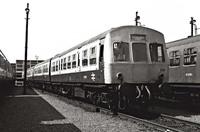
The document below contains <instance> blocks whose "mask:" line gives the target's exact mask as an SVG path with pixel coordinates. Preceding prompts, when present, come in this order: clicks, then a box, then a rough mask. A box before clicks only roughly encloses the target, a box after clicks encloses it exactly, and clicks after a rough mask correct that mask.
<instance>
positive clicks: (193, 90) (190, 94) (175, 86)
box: [164, 83, 200, 103]
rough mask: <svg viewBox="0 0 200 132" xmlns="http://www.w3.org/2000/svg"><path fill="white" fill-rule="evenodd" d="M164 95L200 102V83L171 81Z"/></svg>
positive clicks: (184, 100)
mask: <svg viewBox="0 0 200 132" xmlns="http://www.w3.org/2000/svg"><path fill="white" fill-rule="evenodd" d="M169 86H170V89H169V91H166V93H165V94H164V97H166V98H168V99H172V100H177V101H180V102H187V103H200V84H194V83H190V84H189V83H170V84H169Z"/></svg>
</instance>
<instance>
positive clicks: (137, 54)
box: [132, 43, 147, 62]
mask: <svg viewBox="0 0 200 132" xmlns="http://www.w3.org/2000/svg"><path fill="white" fill-rule="evenodd" d="M132 49H133V60H134V61H135V62H146V61H147V48H146V44H144V43H133V44H132Z"/></svg>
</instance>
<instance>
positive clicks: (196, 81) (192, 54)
mask: <svg viewBox="0 0 200 132" xmlns="http://www.w3.org/2000/svg"><path fill="white" fill-rule="evenodd" d="M199 51H200V35H197V36H193V37H189V38H185V39H181V40H177V41H173V42H169V43H167V52H168V54H169V60H170V67H169V82H170V86H171V91H170V97H174V98H177V99H184V100H188V101H191V99H192V100H194V101H199V95H200V70H199V69H200V65H199V63H200V59H199V58H200V53H199Z"/></svg>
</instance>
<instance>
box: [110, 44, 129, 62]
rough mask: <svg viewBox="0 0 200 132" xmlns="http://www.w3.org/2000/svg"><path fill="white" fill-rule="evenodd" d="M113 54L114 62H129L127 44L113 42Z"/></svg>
mask: <svg viewBox="0 0 200 132" xmlns="http://www.w3.org/2000/svg"><path fill="white" fill-rule="evenodd" d="M113 53H114V61H115V62H128V61H130V56H129V43H126V42H122V41H121V42H114V43H113Z"/></svg>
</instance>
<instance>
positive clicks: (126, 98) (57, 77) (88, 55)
mask: <svg viewBox="0 0 200 132" xmlns="http://www.w3.org/2000/svg"><path fill="white" fill-rule="evenodd" d="M165 46H166V45H165V41H164V36H163V34H162V33H160V32H158V31H156V30H153V29H149V28H146V27H139V26H122V27H118V28H112V29H110V30H108V31H106V32H104V33H101V34H99V35H97V36H96V37H93V38H91V39H89V40H87V41H85V42H83V43H81V44H79V45H77V46H75V47H73V48H71V49H69V50H67V51H65V52H63V53H60V54H58V55H56V56H54V57H53V58H51V59H49V60H47V61H45V62H43V63H40V64H37V65H36V66H35V67H34V68H31V69H29V72H30V71H32V73H33V74H30V75H31V76H28V78H29V80H30V81H35V82H37V83H39V84H37V85H40V86H42V88H45V89H48V90H54V91H56V92H59V93H62V94H66V95H67V96H76V97H83V98H86V99H88V100H91V101H92V102H93V103H95V104H98V103H105V104H108V105H109V106H110V105H111V104H112V102H115V101H114V100H115V99H117V98H118V97H120V98H119V108H120V109H125V108H127V107H128V106H130V105H133V104H134V105H135V104H139V105H141V106H148V105H149V103H150V102H151V101H152V99H153V98H154V96H155V95H156V94H158V91H159V86H161V85H162V84H164V83H165V82H167V81H168V59H167V58H166V57H167V52H166V47H165ZM45 66H46V68H47V69H46V70H45V68H44V67H45ZM40 68H41V69H40ZM44 71H45V72H44ZM33 76H34V77H33ZM44 76H47V77H46V79H45V77H44ZM31 79H32V80H31ZM116 91H119V92H116ZM113 93H119V96H118V94H113ZM115 95H117V96H115ZM113 96H115V97H113ZM111 106H112V105H111Z"/></svg>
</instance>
